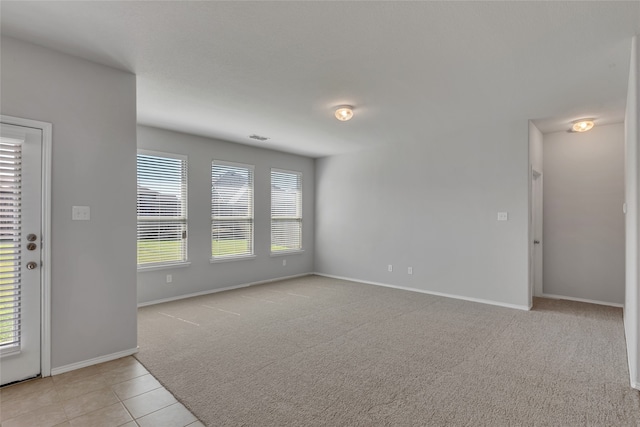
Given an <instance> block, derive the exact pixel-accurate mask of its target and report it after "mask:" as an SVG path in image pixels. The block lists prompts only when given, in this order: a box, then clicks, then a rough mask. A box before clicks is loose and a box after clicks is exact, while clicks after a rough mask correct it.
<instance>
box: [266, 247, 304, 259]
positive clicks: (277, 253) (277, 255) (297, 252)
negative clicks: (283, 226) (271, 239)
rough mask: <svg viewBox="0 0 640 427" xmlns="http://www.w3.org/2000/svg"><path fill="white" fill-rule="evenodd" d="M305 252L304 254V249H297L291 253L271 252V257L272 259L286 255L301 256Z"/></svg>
mask: <svg viewBox="0 0 640 427" xmlns="http://www.w3.org/2000/svg"><path fill="white" fill-rule="evenodd" d="M303 252H304V249H295V250H291V251H278V252H271V254H270V255H269V256H271V257H279V256H286V255H296V254H301V253H303Z"/></svg>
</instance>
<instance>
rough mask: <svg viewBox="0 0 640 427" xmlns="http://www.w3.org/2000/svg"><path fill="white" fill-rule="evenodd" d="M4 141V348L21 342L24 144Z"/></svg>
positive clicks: (0, 290)
mask: <svg viewBox="0 0 640 427" xmlns="http://www.w3.org/2000/svg"><path fill="white" fill-rule="evenodd" d="M12 141H13V140H11V139H8V138H7V139H5V138H3V139H2V140H0V245H1V249H0V351H1V350H5V349H10V348H15V347H16V346H19V345H20V316H21V302H22V299H21V286H20V285H21V278H20V270H21V266H22V254H21V249H20V244H21V241H22V236H21V233H22V221H21V218H22V202H21V194H22V145H21V144H20V143H19V142H16V143H14V142H12Z"/></svg>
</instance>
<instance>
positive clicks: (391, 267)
mask: <svg viewBox="0 0 640 427" xmlns="http://www.w3.org/2000/svg"><path fill="white" fill-rule="evenodd" d="M387 271H388V272H389V273H391V272H392V271H393V265H391V264H389V266H388V267H387Z"/></svg>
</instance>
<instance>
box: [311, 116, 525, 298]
mask: <svg viewBox="0 0 640 427" xmlns="http://www.w3.org/2000/svg"><path fill="white" fill-rule="evenodd" d="M528 146H529V145H528V123H527V120H523V121H522V122H518V123H506V124H505V123H500V124H487V126H486V127H485V128H474V129H468V130H460V131H459V132H457V133H454V134H448V135H442V136H435V135H434V136H432V137H431V138H428V139H426V138H425V139H423V140H416V141H398V142H390V143H389V145H388V146H387V147H384V148H372V149H370V150H366V151H362V152H358V153H350V154H343V155H338V156H332V157H327V158H323V159H319V160H318V161H317V163H316V271H318V272H319V273H323V274H329V275H335V276H341V277H348V278H353V279H358V280H363V281H370V282H378V283H383V284H388V285H395V286H403V287H408V288H413V289H418V290H423V291H430V292H440V293H446V294H450V295H456V296H462V297H466V298H476V299H481V300H486V301H492V302H496V303H501V304H508V305H516V306H519V307H521V308H528V307H529V290H528V289H529V288H528V280H529V279H528V262H529V258H528V251H529V249H528V221H529V208H528V194H529V191H528V186H529V184H528V162H529V151H528V150H529V148H528ZM498 211H507V212H508V213H509V221H504V222H502V221H501V222H499V221H497V220H496V216H497V212H498ZM388 264H392V265H393V266H394V270H393V272H391V273H389V272H388V271H387V265H388ZM410 266H411V267H413V275H409V274H407V267H410Z"/></svg>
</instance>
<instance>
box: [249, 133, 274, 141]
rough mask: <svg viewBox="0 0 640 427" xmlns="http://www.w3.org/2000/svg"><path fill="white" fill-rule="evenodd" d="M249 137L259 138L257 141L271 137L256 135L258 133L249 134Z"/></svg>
mask: <svg viewBox="0 0 640 427" xmlns="http://www.w3.org/2000/svg"><path fill="white" fill-rule="evenodd" d="M249 138H251V139H255V140H257V141H266V140H267V139H269V137H266V136H260V135H256V134H253V135H249Z"/></svg>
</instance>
